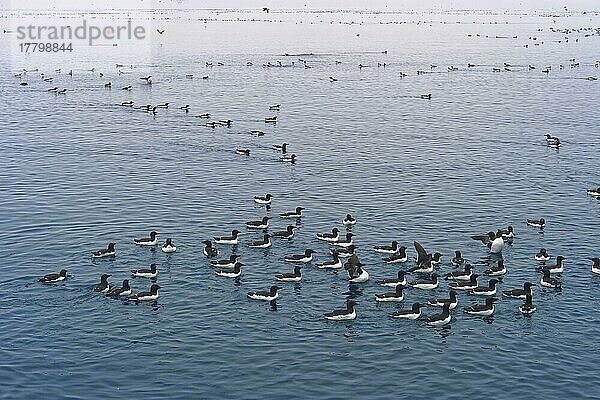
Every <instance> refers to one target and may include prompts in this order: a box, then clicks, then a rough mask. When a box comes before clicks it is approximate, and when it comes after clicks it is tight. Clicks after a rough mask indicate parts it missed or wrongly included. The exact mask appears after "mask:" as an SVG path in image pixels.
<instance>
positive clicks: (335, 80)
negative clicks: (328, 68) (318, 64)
mask: <svg viewBox="0 0 600 400" xmlns="http://www.w3.org/2000/svg"><path fill="white" fill-rule="evenodd" d="M329 82H337V79H336V78H334V77H333V76H330V77H329Z"/></svg>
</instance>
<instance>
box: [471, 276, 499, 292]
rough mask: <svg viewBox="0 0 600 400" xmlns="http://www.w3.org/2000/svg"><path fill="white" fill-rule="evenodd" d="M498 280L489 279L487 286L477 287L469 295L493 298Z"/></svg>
mask: <svg viewBox="0 0 600 400" xmlns="http://www.w3.org/2000/svg"><path fill="white" fill-rule="evenodd" d="M497 283H498V279H493V278H492V279H490V282H489V283H488V286H477V287H476V288H474V289H473V290H472V291H471V294H474V295H477V296H493V295H495V294H496V284H497Z"/></svg>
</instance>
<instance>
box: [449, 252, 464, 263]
mask: <svg viewBox="0 0 600 400" xmlns="http://www.w3.org/2000/svg"><path fill="white" fill-rule="evenodd" d="M450 262H451V263H452V265H456V266H458V265H462V264H463V263H464V262H465V259H464V258H463V257H462V254H461V252H460V251H459V250H456V251H455V252H454V257H453V258H452V260H450Z"/></svg>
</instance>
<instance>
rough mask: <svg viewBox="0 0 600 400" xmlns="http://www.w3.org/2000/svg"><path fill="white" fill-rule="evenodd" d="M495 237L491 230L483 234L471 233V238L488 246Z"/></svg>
mask: <svg viewBox="0 0 600 400" xmlns="http://www.w3.org/2000/svg"><path fill="white" fill-rule="evenodd" d="M495 238H496V234H495V233H494V232H491V231H490V232H488V233H487V234H485V235H473V236H471V239H473V240H477V241H480V242H481V243H483V244H485V245H486V246H488V247H490V246H491V245H492V242H493V241H494V239H495Z"/></svg>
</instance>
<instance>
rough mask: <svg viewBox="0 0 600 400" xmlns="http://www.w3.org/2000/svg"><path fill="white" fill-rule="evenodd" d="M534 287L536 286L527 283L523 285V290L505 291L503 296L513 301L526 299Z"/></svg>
mask: <svg viewBox="0 0 600 400" xmlns="http://www.w3.org/2000/svg"><path fill="white" fill-rule="evenodd" d="M532 286H535V284H533V283H531V282H525V283H524V284H523V289H512V290H504V291H502V295H503V296H506V297H510V298H513V299H524V298H525V296H526V295H527V293H529V294H531V287H532Z"/></svg>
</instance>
